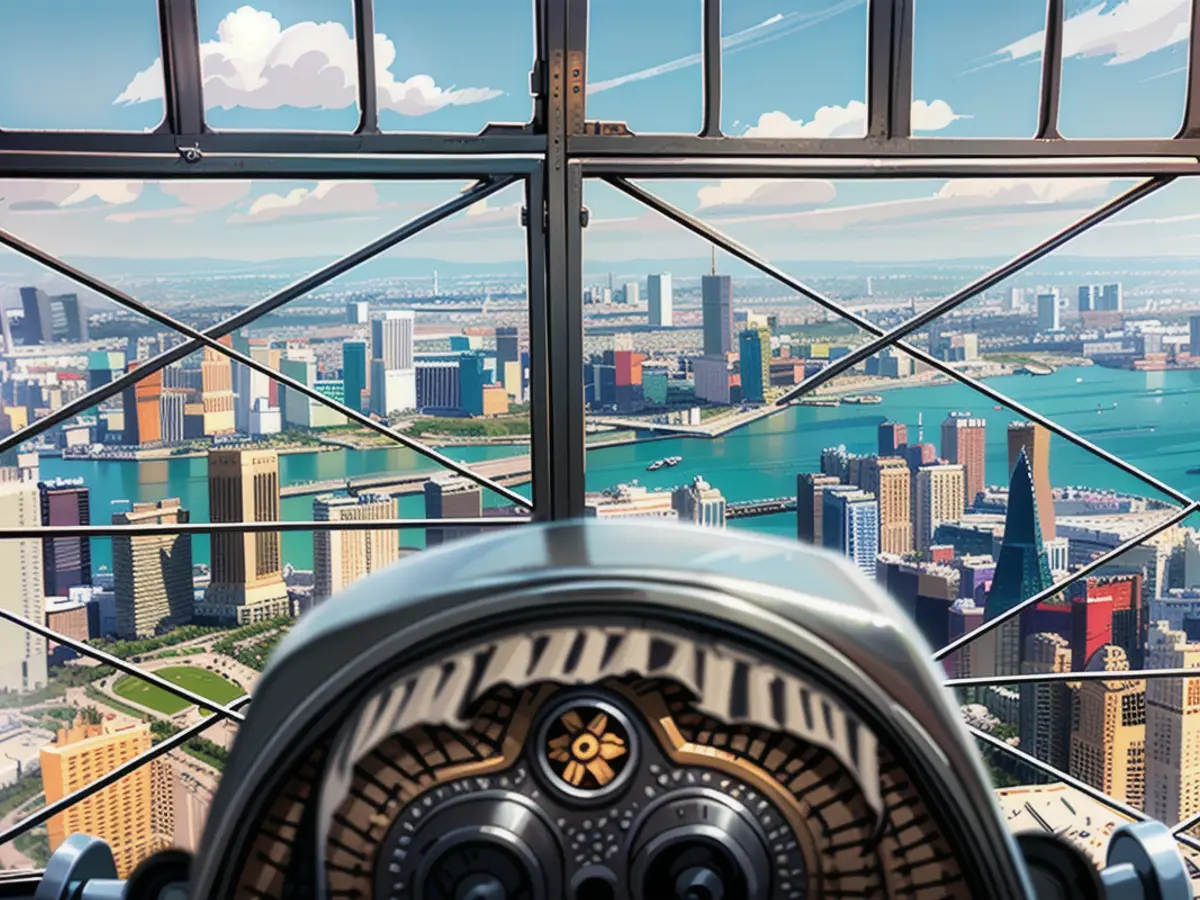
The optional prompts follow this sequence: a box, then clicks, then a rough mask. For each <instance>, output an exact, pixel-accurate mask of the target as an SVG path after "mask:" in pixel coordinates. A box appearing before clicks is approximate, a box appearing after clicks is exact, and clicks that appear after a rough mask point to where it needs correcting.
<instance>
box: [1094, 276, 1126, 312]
mask: <svg viewBox="0 0 1200 900" xmlns="http://www.w3.org/2000/svg"><path fill="white" fill-rule="evenodd" d="M1093 290H1098V291H1099V299H1098V301H1097V303H1096V309H1097V310H1100V311H1102V312H1120V311H1121V310H1122V309H1124V307H1125V300H1124V297H1123V296H1122V291H1121V285H1120V284H1119V283H1118V284H1106V285H1103V286H1100V287H1098V288H1094V289H1093Z"/></svg>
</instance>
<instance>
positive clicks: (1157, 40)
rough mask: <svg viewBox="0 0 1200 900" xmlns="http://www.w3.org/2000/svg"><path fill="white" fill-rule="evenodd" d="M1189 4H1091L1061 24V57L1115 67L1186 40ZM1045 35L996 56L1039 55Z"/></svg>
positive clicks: (1159, 0) (1141, 0)
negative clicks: (1088, 59) (1090, 59)
mask: <svg viewBox="0 0 1200 900" xmlns="http://www.w3.org/2000/svg"><path fill="white" fill-rule="evenodd" d="M1191 6H1192V0H1124V2H1121V3H1118V4H1116V5H1115V6H1109V5H1108V4H1104V3H1101V4H1097V5H1095V6H1092V7H1091V8H1090V9H1086V10H1084V11H1083V12H1081V13H1079V14H1078V15H1074V16H1071V17H1070V18H1069V19H1067V21H1066V23H1065V25H1064V28H1063V57H1064V58H1070V57H1102V58H1105V59H1106V64H1107V65H1113V66H1118V65H1122V64H1124V63H1131V62H1134V61H1135V60H1139V59H1141V58H1142V57H1144V56H1149V55H1150V54H1151V53H1154V52H1155V51H1157V50H1161V49H1163V48H1164V47H1170V46H1172V45H1173V44H1178V43H1182V42H1183V41H1186V40H1187V39H1188V32H1189V30H1190V27H1189V18H1190V15H1191ZM1045 40H1046V38H1045V31H1039V32H1037V33H1036V34H1031V35H1029V36H1028V37H1024V38H1021V40H1019V41H1014V42H1013V43H1011V44H1009V45H1008V46H1006V47H1001V48H1000V49H999V50H997V51H996V52H997V53H998V54H1005V55H1007V57H1008V59H1010V60H1013V59H1025V58H1028V57H1036V56H1040V55H1041V53H1042V48H1043V46H1044V45H1045Z"/></svg>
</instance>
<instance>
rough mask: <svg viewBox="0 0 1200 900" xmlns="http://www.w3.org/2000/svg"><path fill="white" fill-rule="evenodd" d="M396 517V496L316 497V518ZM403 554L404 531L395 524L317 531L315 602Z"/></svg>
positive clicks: (330, 595) (314, 547)
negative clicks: (401, 543) (368, 527)
mask: <svg viewBox="0 0 1200 900" xmlns="http://www.w3.org/2000/svg"><path fill="white" fill-rule="evenodd" d="M394 518H396V498H395V497H389V496H387V495H383V494H359V495H358V496H357V497H340V496H336V495H334V494H323V495H322V496H320V497H317V498H316V499H315V500H313V520H314V521H316V522H347V521H356V522H361V521H369V520H376V519H394ZM399 558H400V532H399V531H397V530H396V529H395V528H379V529H373V530H370V531H359V530H354V531H350V530H339V531H314V532H313V602H314V603H320V602H321V601H322V600H327V599H328V598H329V597H332V596H333V595H335V594H337V593H339V592H340V591H341V590H342V589H343V588H345V587H347V586H348V585H350V584H351V583H352V582H354V581H357V580H358V579H359V578H362V577H363V576H364V575H367V574H369V573H371V572H375V571H377V570H379V569H382V568H384V567H385V566H389V565H391V564H392V563H394V562H395V561H396V560H397V559H399Z"/></svg>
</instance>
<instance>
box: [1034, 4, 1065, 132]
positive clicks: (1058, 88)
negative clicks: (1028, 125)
mask: <svg viewBox="0 0 1200 900" xmlns="http://www.w3.org/2000/svg"><path fill="white" fill-rule="evenodd" d="M1065 15H1066V2H1065V0H1046V42H1045V44H1044V45H1043V47H1042V93H1041V105H1040V106H1039V107H1038V130H1037V135H1036V137H1038V138H1039V139H1042V140H1057V139H1059V138H1061V137H1062V135H1061V134H1060V133H1059V131H1058V107H1059V102H1060V99H1061V97H1062V67H1063V24H1064V22H1063V19H1064V17H1065Z"/></svg>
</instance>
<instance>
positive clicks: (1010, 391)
mask: <svg viewBox="0 0 1200 900" xmlns="http://www.w3.org/2000/svg"><path fill="white" fill-rule="evenodd" d="M1077 378H1082V379H1083V381H1082V383H1077V382H1076V379H1077ZM989 384H990V385H992V386H993V387H994V388H996V389H997V390H999V391H1001V392H1003V393H1005V394H1007V395H1009V396H1011V397H1013V398H1014V399H1016V400H1018V401H1020V402H1021V403H1024V404H1026V405H1027V406H1029V407H1031V408H1032V409H1034V410H1035V411H1037V412H1039V413H1042V414H1044V415H1048V416H1051V417H1053V418H1055V419H1056V420H1057V421H1058V422H1060V423H1061V424H1062V425H1064V426H1066V427H1068V428H1070V429H1072V430H1073V431H1075V432H1077V433H1078V434H1080V435H1081V436H1083V437H1085V438H1087V439H1088V440H1090V441H1092V442H1093V443H1095V444H1097V445H1098V446H1100V447H1102V448H1103V449H1105V450H1108V451H1110V452H1112V453H1115V454H1117V455H1118V456H1121V457H1123V458H1125V459H1127V460H1128V461H1130V462H1132V463H1133V464H1135V465H1137V466H1139V467H1140V468H1142V469H1144V470H1145V471H1147V472H1148V473H1150V474H1152V475H1154V476H1156V477H1158V478H1160V479H1162V480H1163V481H1165V482H1166V483H1167V484H1170V485H1172V486H1173V487H1175V488H1177V489H1179V490H1183V491H1185V492H1192V491H1195V492H1200V475H1188V474H1187V470H1188V469H1190V468H1192V467H1196V466H1200V371H1176V372H1146V373H1140V372H1127V371H1121V370H1114V369H1102V368H1100V367H1090V368H1080V369H1063V370H1060V371H1058V372H1056V373H1055V374H1053V375H1049V376H1045V377H1039V378H1034V377H1030V376H1012V377H1008V378H999V379H993V380H992V381H990V382H989ZM1114 403H1115V404H1116V407H1115V408H1113V404H1114ZM1097 404H1100V405H1101V406H1102V407H1103V411H1102V412H1101V413H1100V414H1097V412H1096V408H1097ZM993 405H994V404H993V402H992V401H991V400H989V399H987V398H984V397H981V396H980V395H979V394H977V393H975V392H974V391H973V390H971V389H970V388H968V387H966V386H963V385H958V384H954V385H939V386H935V387H919V388H906V389H903V390H895V391H891V392H885V393H884V394H883V402H882V403H881V404H879V405H877V406H842V407H837V408H821V407H793V408H791V409H789V410H787V411H786V412H784V413H781V414H780V415H777V416H772V417H771V418H769V419H764V420H762V421H759V422H756V423H754V424H752V425H749V426H747V427H745V428H743V429H740V430H738V431H736V432H733V433H731V434H729V435H726V436H725V437H723V438H720V439H718V440H706V439H698V438H680V439H672V440H666V441H650V442H646V443H642V444H632V445H627V446H622V447H606V448H601V449H597V450H592V451H590V452H589V453H588V472H587V483H588V489H589V490H601V489H603V488H606V487H611V486H613V485H615V484H617V483H619V482H622V481H630V480H632V479H637V480H638V481H639V482H641V483H642V484H645V485H648V486H649V487H652V488H654V487H664V488H666V487H673V486H675V485H677V484H680V483H682V482H684V481H690V480H691V478H692V476H694V475H703V476H704V477H705V478H706V479H707V480H708V481H709V482H710V483H712V484H713V485H714V486H715V487H717V488H719V489H720V490H721V491H722V492H723V493H724V494H725V496H726V497H727V498H728V499H730V500H746V499H751V498H756V497H777V496H785V495H791V494H792V493H793V492H794V491H795V488H796V475H797V473H799V472H810V471H814V470H816V469H817V468H818V467H819V464H820V453H821V450H822V448H824V447H829V446H835V445H837V444H845V445H846V447H847V449H849V450H850V451H851V452H858V453H870V452H874V450H875V442H876V426H877V425H878V424H879V422H881V421H883V420H884V419H892V420H893V421H899V422H904V423H906V424H907V425H908V427H909V440H910V441H915V440H916V422H917V415H918V413H923V414H924V421H925V430H924V431H925V433H924V437H925V440H926V441H929V442H933V443H935V444H940V437H939V430H940V429H939V425H940V423H941V420H942V419H943V418H945V415H946V413H947V412H949V411H951V410H959V411H970V412H971V413H972V414H974V415H976V416H981V417H984V418H986V419H987V420H988V425H989V432H988V436H989V439H988V460H987V463H988V470H987V479H988V482H989V483H1000V482H1002V481H1004V480H1005V468H1006V466H1007V447H1006V444H1005V437H1004V430H1005V426H1006V425H1007V423H1008V422H1010V421H1012V420H1014V419H1016V418H1019V416H1016V415H1014V414H1013V413H1011V412H1009V411H1008V410H1007V409H1005V410H995V409H993ZM515 449H516V448H513V447H457V448H453V449H452V450H449V451H447V453H448V454H449V455H452V456H453V457H454V458H456V459H461V460H464V461H468V462H472V461H478V460H483V459H494V458H497V457H502V456H507V455H510V454H512V453H513V452H514V450H515ZM673 455H678V456H682V457H683V458H684V459H683V462H682V463H680V464H679V465H678V466H677V467H675V468H673V469H663V470H659V471H658V472H647V471H646V466H647V465H648V464H649V463H651V462H653V461H654V460H656V459H659V458H661V457H664V456H673ZM431 465H432V464H431V463H429V462H428V461H427V460H425V459H424V458H423V457H421V456H420V455H418V454H416V453H414V452H413V451H411V450H407V449H403V448H397V449H389V450H358V451H338V452H332V453H305V454H292V455H286V456H282V457H281V458H280V475H281V480H282V483H284V484H289V483H295V482H299V481H309V480H315V479H328V478H341V477H345V476H355V475H365V474H371V473H379V472H387V471H413V470H422V469H429V468H431ZM1050 471H1051V479H1052V481H1053V482H1054V484H1055V485H1058V486H1061V485H1086V486H1089V487H1095V488H1110V489H1114V490H1121V491H1128V492H1132V493H1140V494H1143V495H1146V496H1158V495H1157V493H1156V492H1155V491H1154V489H1153V488H1150V487H1147V486H1144V485H1143V484H1142V483H1141V482H1140V481H1138V480H1137V479H1136V478H1134V477H1132V476H1129V475H1127V474H1125V473H1123V472H1121V471H1120V470H1118V469H1116V468H1115V467H1114V466H1112V465H1111V464H1110V463H1108V462H1107V461H1105V460H1103V459H1100V458H1099V457H1097V456H1095V455H1093V454H1090V453H1088V452H1087V451H1085V450H1082V449H1080V448H1078V447H1075V446H1073V445H1071V444H1069V443H1067V442H1066V441H1064V440H1062V439H1060V438H1057V437H1056V438H1055V439H1054V442H1053V444H1052V448H1051V454H1050ZM42 473H43V477H54V476H56V475H61V476H64V477H83V478H84V479H85V481H86V483H87V484H88V486H89V487H90V488H91V504H92V521H93V523H94V524H103V523H106V522H108V521H110V518H109V510H110V503H111V501H113V500H120V499H136V500H159V499H162V498H164V497H179V498H180V499H181V500H182V502H183V505H184V506H185V507H186V508H188V509H190V510H191V511H192V517H193V520H194V521H205V520H207V517H208V483H207V480H206V462H205V460H204V459H202V458H198V459H180V460H162V461H152V462H142V463H133V462H100V461H75V460H71V461H66V460H61V459H45V460H43V461H42ZM423 513H424V506H423V500H422V498H421V497H420V496H419V495H414V496H411V497H403V498H401V499H400V504H399V514H400V515H401V516H407V517H420V516H422V515H423ZM283 516H284V518H285V519H289V520H293V521H294V520H304V519H311V518H312V498H311V497H296V498H290V499H285V500H284V501H283ZM738 524H739V526H744V527H749V528H752V529H754V530H756V531H762V532H767V533H775V534H785V535H792V534H795V518H794V516H792V515H779V516H766V517H763V518H758V519H746V520H741V521H740V522H739V523H738ZM421 537H422V536H421V535H420V533H419V532H415V531H414V532H411V533H408V534H406V535H405V537H404V543H405V544H408V545H413V546H419V545H420V544H421V543H422V540H421ZM107 545H108V542H107V541H101V540H96V541H93V549H92V554H93V565H96V566H99V565H108V564H109V556H110V554H109V548H108V546H107ZM193 552H194V554H195V557H196V559H197V560H198V561H202V562H206V561H207V559H208V542H207V539H204V538H195V539H194V542H193ZM284 559H285V561H287V562H290V563H292V564H293V565H294V566H296V567H297V568H302V569H303V568H309V567H311V565H312V539H311V536H310V535H308V534H288V535H285V536H284Z"/></svg>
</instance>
